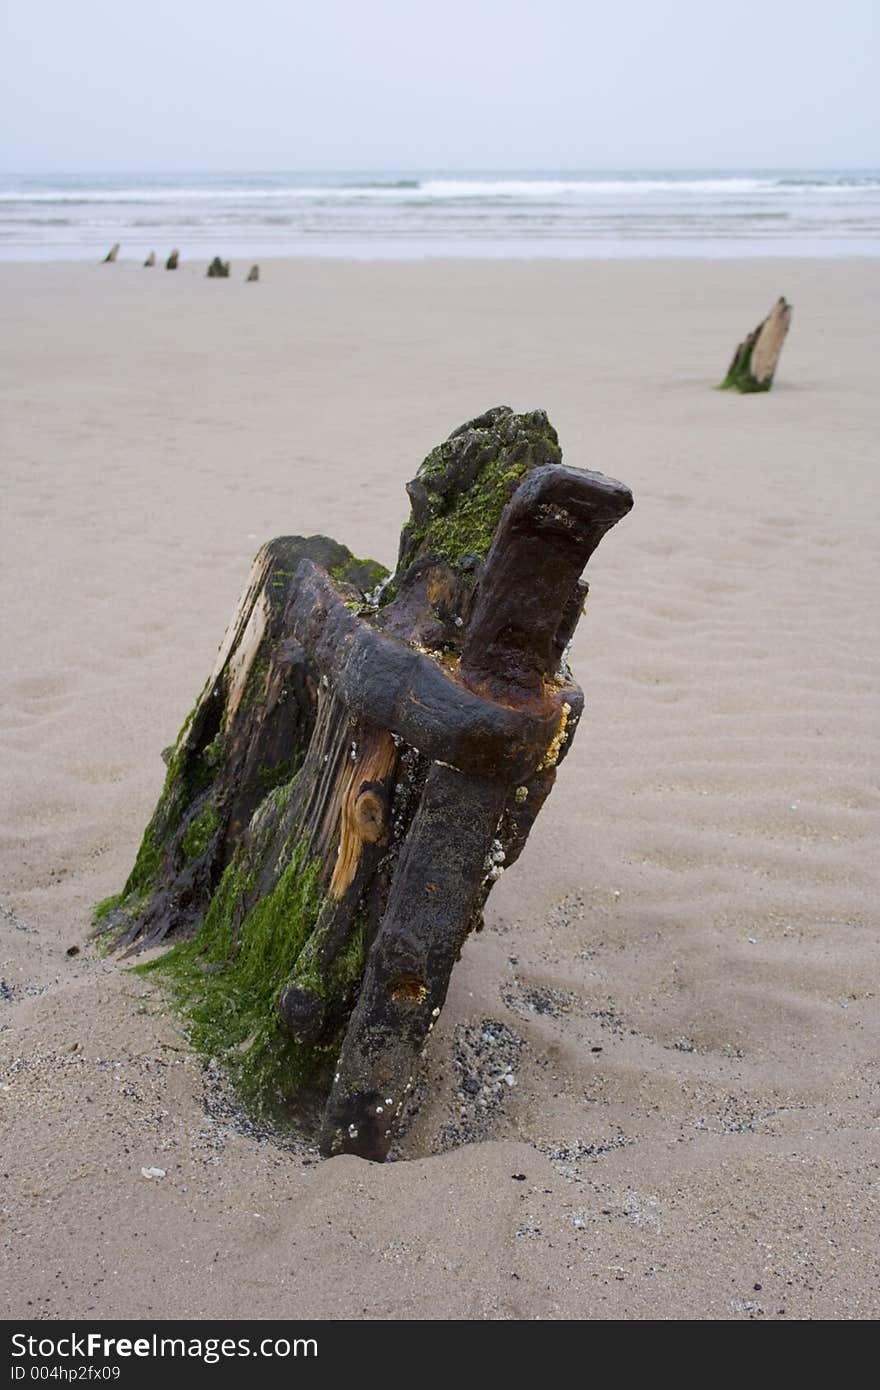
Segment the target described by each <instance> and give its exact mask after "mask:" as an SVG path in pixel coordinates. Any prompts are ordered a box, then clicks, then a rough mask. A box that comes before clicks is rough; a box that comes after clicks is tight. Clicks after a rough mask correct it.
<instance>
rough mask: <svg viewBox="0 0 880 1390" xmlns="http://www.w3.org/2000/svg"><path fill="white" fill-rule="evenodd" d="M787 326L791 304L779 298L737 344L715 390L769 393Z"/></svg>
mask: <svg viewBox="0 0 880 1390" xmlns="http://www.w3.org/2000/svg"><path fill="white" fill-rule="evenodd" d="M790 323H791V305H790V304H788V303H787V302H786V300H785V299H782V298H780V299H778V300H777V301H776V303H775V304H774V306H773V308H772V309H771V310H770V313H769V314H768V315H767V317H766V318H765V319H764V320H763V321H762V322H761V323H759V324H758V327H757V328H755V329H754V330H753V331H752V332H751V333H750V334H749V335H748V337H747V338H744V339H743V341H742V342H741V343H740V345H739V347H738V348H737V350H736V352H735V353H734V354H733V360H732V361H731V364H730V366H729V367H728V369H727V376H726V377H725V378H724V380H723V381H722V382H721V384H720V385H719V387H718V389H719V391H739V392H740V393H741V394H742V395H753V394H755V393H756V392H759V391H769V390H770V387H771V386H772V385H773V377H774V375H775V372H776V367H777V365H778V363H779V357H780V354H781V352H782V347H783V344H784V342H785V337H786V334H787V333H788V327H789V324H790Z"/></svg>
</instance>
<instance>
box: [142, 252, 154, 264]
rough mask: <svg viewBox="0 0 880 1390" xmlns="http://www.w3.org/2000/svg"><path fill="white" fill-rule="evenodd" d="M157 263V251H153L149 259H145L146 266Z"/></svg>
mask: <svg viewBox="0 0 880 1390" xmlns="http://www.w3.org/2000/svg"><path fill="white" fill-rule="evenodd" d="M155 264H156V253H155V251H151V252H150V254H149V256H148V257H147V259H146V260H145V261H144V267H145V268H146V267H147V266H153V265H155Z"/></svg>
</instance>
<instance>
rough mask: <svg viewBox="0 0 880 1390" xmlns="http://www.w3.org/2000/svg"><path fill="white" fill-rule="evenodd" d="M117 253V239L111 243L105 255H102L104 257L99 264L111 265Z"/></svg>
mask: <svg viewBox="0 0 880 1390" xmlns="http://www.w3.org/2000/svg"><path fill="white" fill-rule="evenodd" d="M118 255H119V242H118V241H114V243H113V245H112V246H111V247H110V250H109V251H108V252H107V254H106V256H105V257H104V259H103V261H102V262H101V264H102V265H112V264H113V262H114V261H115V260H116V257H117V256H118Z"/></svg>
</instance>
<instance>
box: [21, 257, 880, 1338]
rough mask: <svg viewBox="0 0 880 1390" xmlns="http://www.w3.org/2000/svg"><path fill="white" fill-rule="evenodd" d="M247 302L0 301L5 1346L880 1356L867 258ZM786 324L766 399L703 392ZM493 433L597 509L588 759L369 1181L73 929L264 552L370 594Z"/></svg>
mask: <svg viewBox="0 0 880 1390" xmlns="http://www.w3.org/2000/svg"><path fill="white" fill-rule="evenodd" d="M124 254H125V249H124V248H123V257H124ZM248 264H249V262H248V263H245V262H243V261H240V262H234V263H233V267H232V278H231V279H230V280H228V281H222V280H219V281H212V280H207V279H205V278H204V263H201V262H200V263H199V264H195V263H192V264H188V263H187V262H186V261H184V263H183V264H182V266H181V269H180V270H179V271H178V272H177V273H175V274H168V273H166V272H165V271H164V270H159V269H157V270H143V269H142V268H141V267H140V265H139V264H138V263H135V262H134V261H126V260H124V259H123V260H121V261H120V262H119V263H118V264H116V265H109V266H103V265H99V264H84V263H68V264H59V263H45V264H4V265H0V296H2V303H3V316H2V330H0V342H2V349H0V350H2V392H3V405H2V435H3V445H2V453H3V503H2V513H3V516H2V527H3V537H2V564H3V618H2V624H3V633H2V646H3V652H4V657H5V659H4V661H3V664H2V673H0V710H2V712H0V729H2V744H0V779H2V792H0V837H2V846H0V852H2V861H0V864H2V867H0V873H2V897H0V902H2V907H3V915H2V919H0V942H2V950H0V979H2V984H0V1124H2V1131H3V1139H2V1152H3V1161H2V1174H3V1177H2V1201H0V1207H2V1217H3V1231H2V1247H3V1272H2V1275H0V1280H2V1286H0V1292H2V1302H0V1308H3V1309H5V1313H4V1314H3V1315H4V1316H6V1317H12V1316H15V1317H39V1318H60V1317H77V1318H81V1317H85V1316H92V1315H95V1314H100V1315H102V1316H104V1317H107V1318H111V1317H113V1318H133V1317H146V1318H160V1317H166V1318H184V1317H208V1318H217V1319H223V1318H230V1317H242V1316H243V1317H247V1316H250V1317H258V1318H269V1317H273V1318H275V1317H280V1318H294V1317H324V1318H334V1319H356V1318H369V1319H402V1318H432V1319H436V1318H454V1319H470V1318H477V1319H558V1318H577V1319H587V1318H609V1319H610V1318H614V1319H616V1318H629V1319H636V1318H638V1319H667V1318H676V1319H677V1318H712V1319H728V1318H730V1319H740V1318H759V1317H764V1318H797V1319H807V1318H823V1319H827V1318H835V1319H838V1318H859V1319H864V1318H871V1317H877V1316H878V1315H880V1239H878V1232H880V1161H878V1155H880V1149H878V1127H880V1064H878V1057H880V1008H878V999H877V990H878V971H877V959H878V956H877V951H878V944H880V943H878V935H880V932H878V918H877V910H876V904H877V901H878V885H877V881H876V880H877V875H876V849H875V853H874V855H873V856H872V854H871V850H870V845H871V837H872V835H873V837H874V843H875V845H876V829H877V819H876V813H877V796H876V766H877V763H876V750H877V738H876V735H877V726H878V721H877V704H876V688H877V687H876V668H877V655H876V653H877V651H878V635H880V634H878V623H877V619H876V611H877V602H876V588H877V577H878V576H877V567H876V552H873V553H872V539H873V537H874V536H875V535H876V524H877V512H878V505H877V504H878V493H880V475H878V469H877V440H878V427H880V408H878V391H877V382H876V352H877V324H878V321H880V261H878V260H876V259H874V260H871V259H864V260H857V259H853V260H843V259H826V260H821V261H819V260H797V261H796V260H789V261H785V260H772V261H771V260H751V261H747V260H742V261H686V260H665V261H664V260H656V261H605V262H602V261H568V262H562V261H484V262H478V261H464V260H461V261H455V262H453V261H434V262H432V261H425V262H417V261H412V262H408V263H393V262H386V263H368V262H364V263H357V262H343V261H339V262H331V261H320V260H315V261H307V260H301V261H294V260H290V261H281V260H278V261H266V262H264V263H263V264H262V266H261V281H260V283H259V284H256V285H254V284H246V283H244V276H245V274H246V272H247V269H248ZM780 294H784V295H785V296H786V297H787V298H788V299H789V300H790V301H791V302H792V304H793V305H794V318H793V324H792V329H791V333H790V336H789V340H788V343H787V345H786V347H785V350H784V353H783V356H782V361H781V366H780V369H779V372H778V375H777V383H776V386H775V387H774V389H773V391H772V392H771V393H769V394H768V395H760V396H752V397H739V396H734V395H732V394H730V393H720V392H716V391H713V390H712V389H711V388H712V386H713V385H714V384H715V383H717V382H718V381H719V380H720V379H721V377H722V376H723V374H724V371H725V369H726V367H727V364H728V360H729V358H730V356H731V353H732V351H733V348H734V347H735V345H736V343H737V342H738V341H739V340H740V339H741V338H742V337H743V336H744V335H745V333H746V332H747V331H748V330H749V329H750V328H752V327H753V326H754V325H755V324H756V323H757V322H758V321H759V320H760V319H761V318H762V317H763V315H764V314H765V313H766V312H767V311H768V309H769V308H770V306H771V304H772V303H773V301H774V300H775V299H776V297H777V296H778V295H780ZM502 403H503V404H509V405H511V406H513V407H514V408H515V409H517V410H529V409H533V408H536V407H542V408H544V409H545V410H546V411H547V412H548V414H549V416H550V418H551V420H552V421H553V423H554V425H555V426H556V428H557V430H558V432H559V436H560V440H561V443H562V447H563V452H564V456H565V459H566V461H567V462H568V463H571V464H574V465H580V466H583V467H587V468H592V469H599V470H601V471H603V472H605V473H608V474H611V475H612V476H614V477H617V478H620V479H622V480H624V481H625V482H626V483H628V484H629V485H630V486H631V487H632V489H633V492H634V494H635V499H636V504H635V508H634V510H633V512H632V513H631V515H630V516H629V517H628V518H626V519H625V520H624V521H623V522H621V524H620V525H619V526H618V527H617V528H616V529H615V530H614V531H613V532H612V533H611V535H609V536H608V538H607V540H606V541H605V542H604V543H603V545H602V546H601V548H600V549H599V551H598V552H597V554H596V556H595V558H594V560H593V561H592V562H591V565H590V569H589V577H590V580H591V596H590V601H589V606H588V612H587V616H586V618H585V619H584V621H583V622H582V624H581V626H580V628H579V631H578V635H577V638H576V642H575V646H574V651H573V654H572V664H573V667H574V671H575V674H576V676H577V677H578V679H579V680H580V682H581V684H582V685H583V687H584V690H585V693H586V698H587V710H586V715H585V718H584V721H583V723H582V725H581V729H580V732H579V735H578V738H577V741H576V742H575V744H574V747H573V750H572V752H571V755H570V757H569V758H568V759H567V761H566V762H565V764H564V765H563V767H562V768H561V770H560V776H559V781H558V784H557V787H556V789H555V791H554V793H553V795H552V796H551V798H550V800H549V802H548V804H547V807H546V809H545V811H544V813H543V814H542V816H541V817H540V819H539V820H538V822H537V826H536V828H535V831H534V833H533V835H532V838H531V840H530V842H529V844H528V847H527V849H526V852H525V853H524V855H523V857H522V859H521V860H520V862H519V863H518V864H517V865H516V866H515V867H514V868H513V869H512V870H511V871H510V872H509V873H508V874H506V875H505V877H504V878H503V879H502V880H501V882H500V883H499V885H498V886H497V888H496V889H495V891H494V892H493V894H492V897H491V899H490V902H489V908H488V913H487V924H486V930H485V931H484V932H483V933H481V934H480V935H478V936H475V937H473V938H472V939H471V940H470V941H469V942H468V944H467V947H466V949H465V952H464V956H463V958H462V961H461V962H460V964H459V966H458V968H457V971H456V973H455V975H454V978H453V985H452V989H451V991H450V995H449V1000H448V1003H447V1006H446V1008H445V1010H444V1012H443V1014H442V1017H441V1020H440V1023H439V1026H438V1027H437V1028H436V1030H435V1032H434V1034H433V1037H432V1042H431V1046H430V1049H429V1053H428V1057H427V1059H426V1062H425V1071H424V1076H423V1078H422V1081H421V1093H422V1096H423V1099H422V1103H421V1107H420V1109H419V1112H418V1114H417V1116H416V1118H415V1121H414V1123H413V1124H412V1126H411V1128H410V1129H409V1131H408V1133H407V1134H406V1136H405V1138H404V1140H403V1142H402V1145H401V1150H400V1157H399V1159H398V1161H396V1162H394V1163H391V1164H388V1165H386V1166H384V1167H379V1166H377V1165H373V1164H367V1163H364V1162H362V1161H360V1160H358V1159H355V1158H352V1157H342V1158H337V1159H333V1160H330V1161H326V1162H322V1161H319V1160H318V1159H317V1157H316V1155H315V1153H314V1152H312V1151H311V1150H310V1149H309V1148H308V1146H306V1145H304V1144H302V1143H300V1142H297V1141H295V1140H292V1141H288V1142H286V1143H280V1142H276V1141H275V1140H274V1139H273V1138H272V1137H271V1136H267V1135H266V1134H264V1133H262V1132H260V1131H258V1130H255V1129H254V1128H253V1127H251V1126H249V1125H248V1124H247V1123H246V1122H245V1121H243V1120H242V1118H241V1117H240V1116H239V1115H238V1114H237V1113H236V1111H235V1109H234V1107H232V1106H231V1105H230V1104H229V1101H228V1098H227V1097H226V1096H225V1094H224V1093H223V1090H222V1087H221V1086H220V1084H219V1083H218V1081H217V1078H216V1077H214V1076H212V1075H210V1074H205V1072H204V1069H203V1067H202V1064H201V1062H200V1061H199V1059H198V1058H197V1057H195V1056H194V1055H193V1054H192V1053H191V1052H190V1051H189V1050H188V1047H187V1044H186V1041H185V1039H184V1038H183V1036H182V1034H181V1030H180V1026H179V1023H178V1020H177V1018H176V1016H175V1015H174V1014H173V1013H171V1012H169V1011H168V1010H167V1008H166V1007H165V1006H164V1004H163V1000H162V996H161V994H160V993H159V992H158V990H157V988H156V987H155V986H154V985H153V984H151V983H150V982H149V980H148V979H146V978H144V977H140V976H136V975H132V974H130V973H127V972H126V971H125V970H124V969H123V968H122V966H121V965H120V963H119V961H117V960H115V959H102V958H100V957H99V956H97V955H96V954H95V952H94V949H93V947H92V946H91V944H90V941H89V920H90V911H91V908H92V905H93V904H94V903H95V902H96V901H98V900H99V899H101V898H103V897H105V896H106V895H108V894H110V893H112V892H115V891H117V890H118V889H119V888H120V887H121V885H122V883H123V881H124V879H125V877H126V875H127V873H128V871H129V869H130V867H131V864H132V862H133V859H134V855H135V852H136V849H137V845H138V842H139V839H140V835H141V833H142V830H143V827H144V825H145V823H146V821H147V819H148V817H149V815H150V813H151V811H152V808H153V806H154V804H155V802H156V799H157V796H158V794H159V791H160V789H161V785H162V780H163V775H164V771H165V769H164V766H163V763H162V760H161V757H160V750H161V749H163V748H164V747H166V745H168V744H169V743H170V742H172V741H173V739H174V737H175V736H176V734H177V731H178V729H179V727H180V724H181V722H182V720H183V717H184V716H185V714H186V712H187V710H188V709H189V708H190V706H191V704H192V702H193V699H194V697H195V695H196V694H197V693H198V691H199V689H200V687H201V686H202V684H203V682H204V680H205V679H206V677H207V676H208V674H209V672H210V670H211V667H212V664H213V660H214V656H215V653H216V649H217V646H218V644H219V642H220V639H221V637H222V635H223V631H224V628H225V625H226V622H227V620H228V619H229V617H230V615H231V613H232V610H233V608H234V605H235V602H236V600H237V598H238V595H239V592H240V590H241V588H242V586H243V584H244V582H245V579H246V577H247V573H248V569H249V564H250V561H251V559H252V557H253V555H254V553H255V552H256V550H257V549H258V547H259V545H260V544H261V543H262V542H263V541H264V540H266V539H268V538H270V537H272V536H275V535H281V534H285V533H288V534H289V533H302V534H309V533H312V532H324V533H326V534H329V535H331V536H333V537H335V538H337V539H338V540H340V541H343V542H345V543H346V544H348V545H349V546H350V547H351V548H352V549H353V550H354V551H355V552H356V553H357V554H359V555H372V556H375V557H376V558H377V559H380V560H383V561H385V562H386V563H389V564H393V560H394V556H395V553H396V545H397V534H398V531H399V528H400V526H401V524H402V522H403V521H404V519H405V517H406V515H407V511H408V504H407V499H406V494H405V491H404V484H405V482H406V481H407V479H409V478H411V477H412V476H413V474H414V472H415V470H416V468H417V467H418V465H419V463H420V462H421V460H422V458H423V457H424V456H425V454H426V453H427V452H428V450H429V449H430V448H431V447H432V446H433V445H435V444H436V443H438V442H439V441H440V440H442V439H444V438H445V437H446V436H447V435H448V434H449V432H450V431H451V430H452V429H454V428H455V427H456V426H458V425H459V424H461V423H462V422H463V421H465V420H467V419H469V418H471V417H472V416H474V415H477V414H479V413H481V412H482V411H484V410H486V409H487V408H488V407H490V406H493V405H498V404H502ZM71 952H74V953H73V954H71ZM507 1077H510V1078H512V1082H513V1084H511V1083H510V1081H508V1080H506V1079H505V1078H507ZM462 1141H467V1142H462ZM144 1167H146V1168H150V1167H155V1168H159V1169H163V1170H165V1176H164V1177H163V1178H155V1179H149V1178H145V1177H144V1176H142V1168H144Z"/></svg>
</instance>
